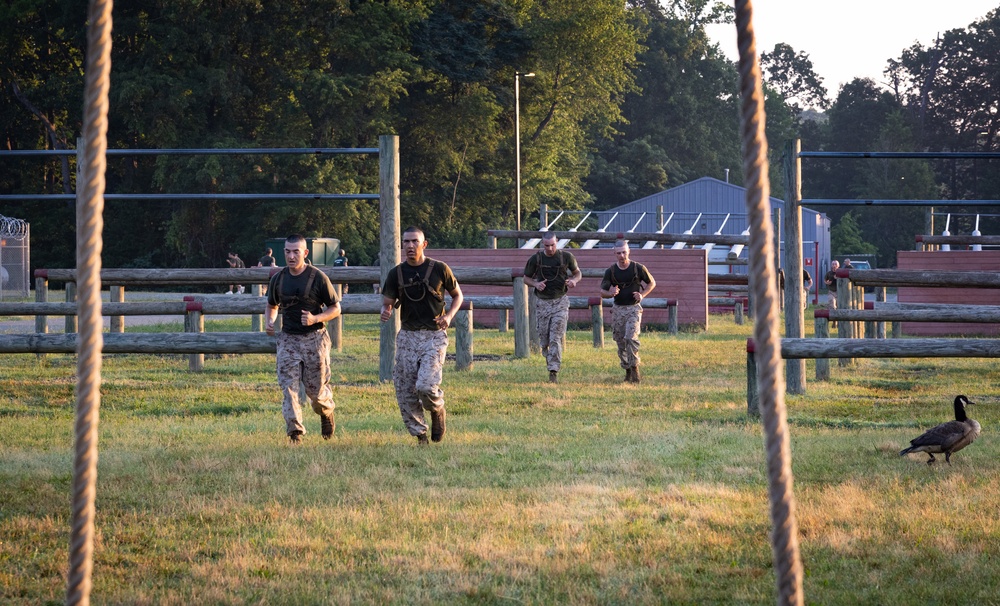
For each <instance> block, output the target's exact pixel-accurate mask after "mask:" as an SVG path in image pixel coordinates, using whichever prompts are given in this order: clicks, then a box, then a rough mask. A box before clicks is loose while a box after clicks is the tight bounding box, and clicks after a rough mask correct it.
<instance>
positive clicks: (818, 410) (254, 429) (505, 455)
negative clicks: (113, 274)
mask: <svg viewBox="0 0 1000 606" xmlns="http://www.w3.org/2000/svg"><path fill="white" fill-rule="evenodd" d="M808 324H810V322H807V326H808ZM179 327H180V325H179V324H177V325H172V326H153V327H141V329H142V330H148V331H154V332H155V331H166V330H178V329H179ZM247 329H249V320H231V321H227V322H223V323H210V326H209V330H247ZM129 330H133V329H132V328H130V329H129ZM377 330H378V329H377V325H376V323H375V322H374V321H373V320H372V319H368V318H361V317H357V316H351V317H348V318H347V327H346V329H345V339H344V344H345V347H344V353H342V354H335V361H334V376H333V382H334V385H335V398H336V400H337V404H338V407H337V433H336V436H335V438H334V439H333V440H332V441H330V442H324V441H323V440H322V439H321V438H320V436H319V420H318V417H316V416H315V415H313V414H311V413H309V414H308V416H307V421H306V427H307V429H308V431H309V433H308V435H307V436H306V437H305V443H304V444H303V445H302V446H301V447H298V448H295V447H289V446H287V445H286V444H285V436H284V423H283V421H282V419H281V412H280V395H279V393H278V390H277V386H276V380H275V377H274V359H273V356H263V355H248V356H218V357H208V359H207V360H206V364H205V369H206V370H205V371H204V372H202V373H200V374H192V373H190V372H188V370H187V368H188V363H187V359H186V357H185V356H139V355H128V356H126V355H108V356H105V359H104V365H103V371H102V375H103V389H102V394H103V395H102V403H101V424H100V468H99V476H98V498H97V519H96V527H97V544H96V552H95V566H94V588H93V599H94V601H95V603H105V604H189V603H208V604H244V603H266V604H324V603H395V604H413V603H416V604H437V603H451V604H510V603H530V604H565V603H584V604H637V603H638V604H660V603H663V604H667V603H669V604H675V603H676V604H706V603H725V604H768V603H774V601H775V590H774V579H773V571H772V564H771V550H770V547H769V544H768V533H769V532H770V523H769V520H768V504H767V496H766V495H767V486H766V478H765V461H764V452H763V440H762V436H761V430H760V428H759V426H758V424H756V423H754V422H752V421H749V420H748V419H747V418H746V414H745V413H746V393H745V390H746V374H745V355H746V354H745V351H746V349H745V341H746V338H747V337H748V336H749V335H750V331H751V328H750V326H749V325H747V326H736V325H735V324H733V322H732V318H731V317H725V316H713V317H712V318H711V326H710V328H709V331H708V332H706V333H701V334H695V333H686V334H681V335H678V336H671V335H669V334H666V333H662V332H650V333H647V334H645V335H644V337H643V349H642V355H643V361H644V373H643V383H642V384H641V385H640V386H638V387H637V386H632V385H626V384H623V383H622V382H621V379H622V378H623V374H624V373H623V371H621V369H620V368H618V365H617V360H616V356H615V354H614V344H613V341H611V338H610V333H608V334H607V335H606V346H605V348H604V349H603V350H595V349H593V347H592V346H591V342H590V340H591V335H590V332H589V330H588V331H574V332H571V333H570V335H569V338H568V347H567V352H566V359H565V360H564V370H563V372H561V373H560V380H561V383H560V384H559V385H550V384H548V383H547V382H546V380H547V373H546V372H545V367H544V363H543V362H542V361H541V359H540V358H539V357H538V356H533V357H531V358H530V359H528V360H515V359H514V358H513V348H514V347H513V334H512V333H507V334H504V335H500V334H498V333H496V332H495V331H487V330H480V331H477V333H476V341H475V348H476V353H477V354H479V355H484V356H485V357H486V358H488V359H482V360H477V362H476V363H475V366H474V368H473V369H472V370H471V371H469V372H463V373H458V372H455V371H454V370H453V369H452V368H451V367H449V368H448V369H447V370H446V373H445V382H444V389H445V392H446V401H447V407H448V415H449V416H448V433H447V435H446V437H445V440H444V442H443V443H442V444H440V445H432V446H431V447H430V448H417V446H416V441H415V440H414V439H413V438H411V437H410V436H409V435H408V434H406V432H405V430H404V429H403V425H402V421H401V420H400V418H399V412H398V409H397V407H396V403H395V398H394V395H393V390H392V385H391V383H386V384H383V383H380V382H379V381H378V377H377V364H378V353H377V344H378V332H377ZM453 347H454V340H453V341H452V348H453ZM997 370H998V368H997V362H996V360H953V361H951V360H860V361H859V362H858V364H857V365H855V366H853V367H849V368H840V367H839V366H837V365H836V363H835V362H834V363H833V364H832V374H833V380H832V381H830V382H828V383H817V382H815V381H810V382H809V385H808V394H807V395H804V396H789V397H787V403H788V410H789V422H790V426H791V434H792V453H793V457H794V463H793V471H794V474H795V490H796V498H797V506H798V517H799V525H800V539H801V548H802V556H803V562H804V566H805V572H806V576H805V595H806V599H807V602H808V603H811V604H852V605H853V604H989V603H997V598H996V597H995V596H996V595H1000V568H998V567H997V566H996V565H995V562H996V561H997V558H998V557H1000V540H998V539H1000V536H998V535H1000V522H998V517H997V515H996V512H997V511H998V510H1000V476H998V469H1000V463H998V462H997V461H998V460H1000V457H998V454H1000V453H998V448H997V446H996V442H995V440H994V439H993V431H994V428H995V427H996V424H997V423H996V422H997V418H998V416H1000V415H998V411H997V404H998V403H1000V398H998V397H997V392H996V387H995V385H996V383H995V377H996V376H997V374H996V373H997ZM75 372H76V362H75V358H74V357H73V356H68V355H48V356H45V357H44V358H38V357H36V356H34V355H7V356H4V358H3V372H2V374H0V602H2V603H14V604H20V603H25V604H39V603H61V602H62V600H63V596H64V591H65V575H66V573H67V569H68V544H69V527H70V522H71V519H70V516H71V514H70V496H71V495H70V490H71V483H72V473H71V469H72V457H73V455H72V448H73V438H72V435H73V429H72V427H73V405H74V401H73V398H74V395H73V389H74V380H75V379H74V374H75ZM813 376H814V369H813V366H812V363H811V362H810V363H808V364H807V377H808V378H810V379H811V378H812V377H813ZM957 393H965V394H967V395H969V396H970V397H971V398H972V399H973V400H974V401H978V402H979V406H978V407H973V409H972V414H973V416H974V417H975V418H977V419H978V420H979V421H980V422H981V423H982V425H983V437H982V438H981V439H980V440H979V441H978V442H976V443H975V444H973V445H972V446H971V447H969V448H968V449H966V450H964V451H962V452H961V453H959V454H957V455H956V456H955V457H954V460H953V465H952V466H951V467H948V466H946V465H940V466H935V467H928V466H927V465H925V464H924V463H923V460H924V459H923V457H922V456H912V457H910V458H900V457H899V456H897V453H898V451H899V450H900V449H901V448H902V447H903V445H905V444H906V443H907V442H908V440H909V439H911V438H913V437H915V436H916V435H917V434H918V433H919V432H920V431H922V430H923V429H924V428H926V427H928V426H930V425H932V424H936V423H938V422H940V421H942V420H945V419H947V418H948V417H949V416H950V415H951V405H950V403H951V400H952V399H953V398H954V396H955V395H956V394H957Z"/></svg>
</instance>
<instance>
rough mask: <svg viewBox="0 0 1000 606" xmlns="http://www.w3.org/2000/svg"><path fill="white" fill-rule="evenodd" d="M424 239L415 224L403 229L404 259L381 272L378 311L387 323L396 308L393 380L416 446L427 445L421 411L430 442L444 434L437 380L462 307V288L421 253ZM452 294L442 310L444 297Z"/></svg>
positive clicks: (443, 268)
mask: <svg viewBox="0 0 1000 606" xmlns="http://www.w3.org/2000/svg"><path fill="white" fill-rule="evenodd" d="M426 248H427V240H426V239H425V238H424V232H423V230H422V229H420V228H419V227H408V228H406V231H404V232H403V256H404V257H405V260H404V261H403V262H402V263H400V264H399V265H397V266H396V267H394V268H393V269H392V270H391V271H389V274H388V275H387V276H386V279H385V284H384V285H383V286H382V315H381V320H382V321H383V322H386V321H387V320H389V318H390V317H392V310H393V308H395V307H399V315H400V320H401V321H402V330H400V331H399V334H398V335H396V360H395V368H394V370H393V372H392V381H393V384H394V386H395V388H396V402H397V403H398V404H399V412H400V414H401V415H402V417H403V424H404V425H406V429H407V430H408V431H409V432H410V435H412V436H416V438H417V443H418V444H420V445H421V446H423V445H426V444H427V423H426V422H425V421H424V411H425V410H426V411H428V412H429V413H430V414H431V436H430V438H431V440H433V441H435V442H440V441H441V438H442V437H444V429H445V410H444V391H442V390H441V378H442V374H443V370H444V358H445V352H446V351H447V349H448V326H450V325H451V321H452V320H453V319H454V317H455V314H456V313H458V310H459V309H460V308H461V307H462V300H463V297H462V289H461V288H460V287H459V285H458V281H457V280H456V279H455V274H453V273H452V271H451V268H450V267H448V266H447V265H446V264H445V263H442V262H441V261H437V260H435V259H431V258H430V257H426V256H424V249H426ZM445 293H448V294H450V295H451V307H450V308H449V309H448V310H447V311H445V304H444V295H445Z"/></svg>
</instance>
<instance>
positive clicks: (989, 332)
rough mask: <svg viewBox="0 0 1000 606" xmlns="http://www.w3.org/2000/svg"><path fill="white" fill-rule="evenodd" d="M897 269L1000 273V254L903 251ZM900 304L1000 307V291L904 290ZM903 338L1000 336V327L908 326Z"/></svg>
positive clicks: (901, 289)
mask: <svg viewBox="0 0 1000 606" xmlns="http://www.w3.org/2000/svg"><path fill="white" fill-rule="evenodd" d="M896 258H897V260H898V261H897V269H907V270H926V271H952V272H956V273H960V272H963V271H994V272H1000V250H983V251H971V250H951V251H933V252H923V251H913V250H908V251H899V252H897V253H896ZM898 300H899V302H900V303H947V304H953V305H1000V289H996V288H940V287H939V288H932V287H901V288H900V289H899V294H898ZM903 334H905V335H918V336H940V335H970V336H973V335H981V336H998V335H1000V325H997V324H957V323H951V322H942V323H940V324H938V323H933V322H904V323H903Z"/></svg>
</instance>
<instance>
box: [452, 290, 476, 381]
mask: <svg viewBox="0 0 1000 606" xmlns="http://www.w3.org/2000/svg"><path fill="white" fill-rule="evenodd" d="M472 364H473V353H472V302H471V301H465V302H464V303H462V307H461V308H460V309H459V311H458V313H457V314H455V370H472Z"/></svg>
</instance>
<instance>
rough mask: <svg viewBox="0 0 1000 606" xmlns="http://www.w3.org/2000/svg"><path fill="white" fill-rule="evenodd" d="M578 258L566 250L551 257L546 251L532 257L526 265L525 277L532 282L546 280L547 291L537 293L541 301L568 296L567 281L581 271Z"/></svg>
mask: <svg viewBox="0 0 1000 606" xmlns="http://www.w3.org/2000/svg"><path fill="white" fill-rule="evenodd" d="M579 267H580V266H579V265H578V264H577V262H576V257H574V256H573V253H569V252H566V251H565V250H557V251H556V254H554V255H552V256H551V257H550V256H548V255H546V254H545V251H541V252H537V253H535V254H533V255H531V258H529V259H528V262H527V263H525V265H524V275H526V276H528V277H529V278H531V279H532V280H536V281H539V282H540V281H542V280H545V290H543V291H541V292H539V291H535V293H536V294H537V296H538V298H539V299H558V298H559V297H561V296H563V295H565V294H566V291H567V288H566V280H568V279H569V277H570V276H571V275H573V272H575V271H576V270H577V269H579Z"/></svg>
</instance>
